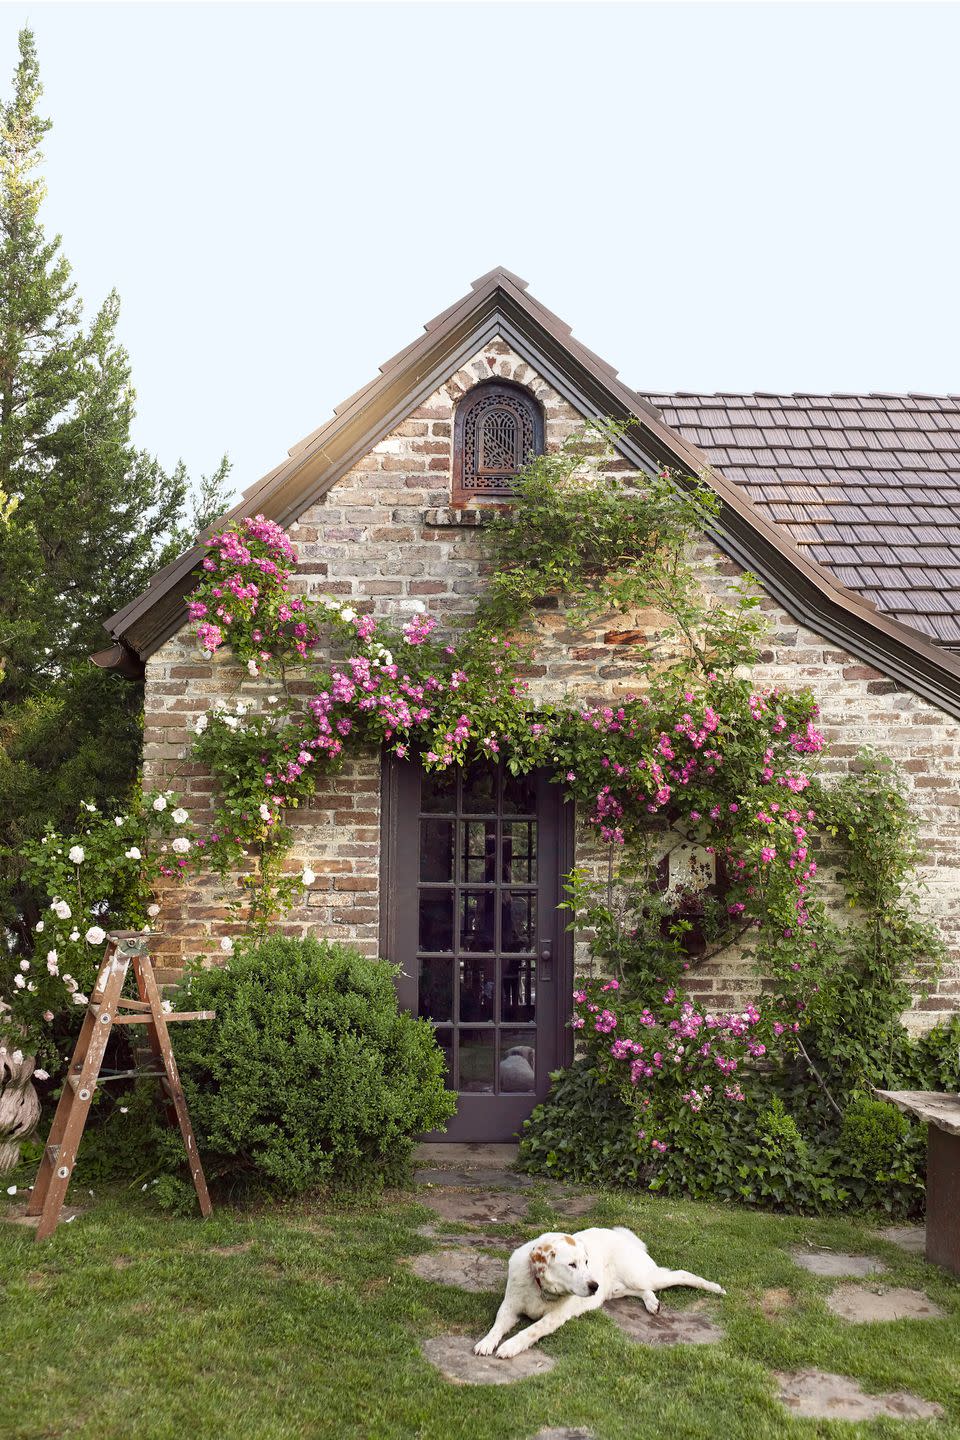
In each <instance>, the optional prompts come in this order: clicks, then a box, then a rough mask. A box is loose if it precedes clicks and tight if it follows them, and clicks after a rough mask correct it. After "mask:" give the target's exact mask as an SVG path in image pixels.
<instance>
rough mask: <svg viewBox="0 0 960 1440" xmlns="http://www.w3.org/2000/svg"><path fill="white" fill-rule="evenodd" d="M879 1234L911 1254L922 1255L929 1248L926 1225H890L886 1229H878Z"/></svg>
mask: <svg viewBox="0 0 960 1440" xmlns="http://www.w3.org/2000/svg"><path fill="white" fill-rule="evenodd" d="M877 1234H878V1235H879V1236H880V1237H881V1238H882V1239H884V1240H889V1242H890V1244H891V1245H898V1246H899V1247H900V1249H901V1250H906V1251H907V1252H908V1253H909V1254H911V1255H922V1254H923V1252H924V1250H925V1249H926V1248H927V1228H926V1226H925V1225H888V1226H887V1227H886V1229H885V1230H878V1231H877Z"/></svg>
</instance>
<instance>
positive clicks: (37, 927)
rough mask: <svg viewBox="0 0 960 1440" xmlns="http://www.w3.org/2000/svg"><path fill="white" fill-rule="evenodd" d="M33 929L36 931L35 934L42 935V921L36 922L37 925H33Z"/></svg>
mask: <svg viewBox="0 0 960 1440" xmlns="http://www.w3.org/2000/svg"><path fill="white" fill-rule="evenodd" d="M33 928H34V929H35V930H36V932H37V934H38V935H42V934H43V921H42V920H38V921H37V923H36V925H35V926H34V927H33Z"/></svg>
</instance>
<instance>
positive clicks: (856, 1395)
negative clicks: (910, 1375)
mask: <svg viewBox="0 0 960 1440" xmlns="http://www.w3.org/2000/svg"><path fill="white" fill-rule="evenodd" d="M776 1380H777V1384H778V1387H779V1392H780V1399H781V1400H782V1401H783V1403H784V1405H786V1407H787V1409H788V1410H792V1411H793V1413H794V1415H802V1416H805V1417H807V1418H809V1419H811V1420H875V1419H878V1418H879V1417H881V1416H885V1415H889V1416H891V1417H893V1418H894V1419H896V1420H935V1419H938V1418H939V1417H940V1416H941V1415H943V1407H942V1405H937V1404H936V1403H935V1402H934V1401H931V1400H921V1399H920V1397H919V1395H911V1394H909V1393H908V1392H907V1391H905V1390H897V1391H895V1392H894V1393H892V1394H886V1395H867V1394H865V1393H864V1391H863V1390H862V1389H861V1388H860V1384H859V1382H858V1381H856V1380H851V1379H850V1377H849V1376H848V1375H830V1374H828V1373H827V1372H826V1371H824V1370H796V1371H794V1372H793V1373H791V1374H783V1373H776Z"/></svg>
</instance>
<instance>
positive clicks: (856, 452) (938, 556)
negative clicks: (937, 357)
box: [641, 392, 960, 648]
mask: <svg viewBox="0 0 960 1440" xmlns="http://www.w3.org/2000/svg"><path fill="white" fill-rule="evenodd" d="M641 398H642V399H644V400H646V401H648V402H649V403H650V404H653V405H656V406H657V407H658V408H659V409H660V411H661V412H662V415H663V420H664V422H665V423H666V424H667V425H669V426H670V427H671V429H673V430H676V431H677V432H678V433H679V434H680V435H682V436H684V438H685V439H687V440H689V441H691V442H692V443H693V444H695V445H697V446H698V447H699V448H700V449H701V450H703V451H704V453H705V454H706V456H707V458H708V459H709V460H710V462H711V464H713V465H716V467H717V469H718V470H720V471H722V472H723V474H724V475H725V476H726V477H727V479H728V480H732V481H734V482H736V484H738V485H740V486H742V487H743V489H744V491H745V492H746V493H747V495H749V497H750V499H751V500H752V501H753V502H754V504H755V505H757V506H758V507H759V508H760V510H761V511H763V512H764V513H765V514H766V516H767V518H768V519H770V520H773V521H775V522H776V524H778V525H780V526H781V527H782V528H783V529H784V530H786V531H787V532H788V533H789V534H790V536H791V538H792V540H793V541H794V543H795V544H797V545H799V546H800V547H801V548H802V549H803V550H804V551H805V553H807V554H809V555H810V558H811V559H813V560H816V561H818V562H819V563H820V564H821V565H825V566H827V568H828V569H830V570H832V571H833V573H834V574H835V575H836V576H837V578H838V580H840V582H841V584H844V585H846V586H848V587H849V588H850V589H851V590H855V591H857V592H858V593H859V594H861V595H863V596H864V597H865V598H867V599H870V600H873V601H875V603H876V605H877V607H878V608H879V609H880V610H882V611H884V612H885V613H886V614H888V615H891V616H893V617H894V618H895V619H897V620H901V621H903V623H904V624H906V625H912V626H913V627H914V628H915V629H917V630H921V631H922V632H923V633H924V634H925V635H928V636H930V638H931V639H932V640H934V641H935V642H937V643H938V644H940V645H947V646H950V647H957V648H960V585H958V577H960V395H877V394H870V395H805V394H796V395H769V394H760V393H758V394H754V395H694V394H690V393H687V392H683V393H680V394H676V395H667V394H643V395H642V396H641ZM904 566H906V567H907V569H906V570H904V568H903V567H904Z"/></svg>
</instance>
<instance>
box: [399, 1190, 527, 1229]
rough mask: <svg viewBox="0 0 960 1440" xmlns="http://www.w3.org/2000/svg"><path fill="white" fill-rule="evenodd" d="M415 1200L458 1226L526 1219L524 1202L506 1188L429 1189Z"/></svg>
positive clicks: (508, 1223)
mask: <svg viewBox="0 0 960 1440" xmlns="http://www.w3.org/2000/svg"><path fill="white" fill-rule="evenodd" d="M417 1199H418V1200H419V1201H420V1202H421V1203H422V1204H424V1205H426V1206H427V1207H428V1209H430V1210H432V1211H433V1212H434V1214H435V1215H439V1216H440V1219H441V1220H453V1221H455V1222H456V1223H457V1224H459V1225H515V1224H516V1223H517V1222H518V1221H523V1220H526V1218H527V1201H526V1200H525V1199H523V1198H522V1197H521V1196H519V1195H511V1194H508V1193H507V1192H506V1191H500V1192H499V1193H491V1192H490V1191H488V1190H431V1191H429V1192H428V1193H426V1194H423V1193H421V1194H419V1195H418V1196H417Z"/></svg>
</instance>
